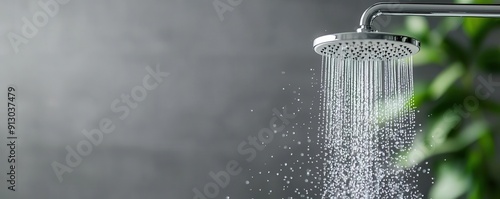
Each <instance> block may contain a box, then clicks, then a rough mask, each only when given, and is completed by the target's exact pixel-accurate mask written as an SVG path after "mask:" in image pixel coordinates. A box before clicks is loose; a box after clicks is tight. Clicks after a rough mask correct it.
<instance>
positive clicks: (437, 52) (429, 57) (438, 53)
mask: <svg viewBox="0 0 500 199" xmlns="http://www.w3.org/2000/svg"><path fill="white" fill-rule="evenodd" d="M444 57H446V54H445V53H444V52H443V51H442V50H441V49H439V48H435V47H430V46H427V45H425V46H424V45H422V46H421V47H420V51H419V52H418V53H417V54H415V55H414V56H413V65H414V66H422V65H427V64H437V63H441V62H442V61H443V58H444Z"/></svg>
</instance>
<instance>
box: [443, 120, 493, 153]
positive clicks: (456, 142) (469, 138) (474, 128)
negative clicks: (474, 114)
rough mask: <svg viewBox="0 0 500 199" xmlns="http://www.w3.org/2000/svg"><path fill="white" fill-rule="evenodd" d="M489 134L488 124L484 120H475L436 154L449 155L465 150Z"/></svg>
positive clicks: (444, 144)
mask: <svg viewBox="0 0 500 199" xmlns="http://www.w3.org/2000/svg"><path fill="white" fill-rule="evenodd" d="M487 133H489V128H488V123H486V122H485V121H483V120H475V121H474V122H473V123H472V124H469V125H468V126H467V127H466V128H465V129H463V130H462V131H461V132H460V133H459V134H458V135H457V136H456V137H454V138H451V139H448V140H447V141H446V142H445V143H443V144H442V145H441V146H439V147H438V148H437V149H436V151H435V153H436V154H441V153H449V152H454V151H457V150H460V149H463V148H465V147H466V146H468V145H470V144H472V143H474V142H475V141H477V140H478V139H479V138H481V137H482V136H483V135H485V134H487Z"/></svg>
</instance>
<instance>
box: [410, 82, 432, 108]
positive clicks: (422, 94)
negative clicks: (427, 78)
mask: <svg viewBox="0 0 500 199" xmlns="http://www.w3.org/2000/svg"><path fill="white" fill-rule="evenodd" d="M428 87H429V84H428V83H426V82H415V84H414V91H413V93H414V94H413V102H414V103H415V106H416V107H418V106H420V105H422V104H423V103H424V102H425V101H426V100H427V98H428V96H429V95H428V93H427V88H428Z"/></svg>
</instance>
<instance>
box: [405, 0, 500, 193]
mask: <svg viewBox="0 0 500 199" xmlns="http://www.w3.org/2000/svg"><path fill="white" fill-rule="evenodd" d="M456 2H457V3H481V4H489V3H495V2H494V1H493V0H468V1H464V0H461V1H456ZM495 30H500V20H498V19H487V18H444V19H443V20H442V21H441V22H440V24H439V25H438V26H437V27H435V28H430V26H429V24H428V21H427V19H426V18H423V17H407V19H406V26H405V27H404V28H403V29H402V30H400V31H398V32H400V33H401V34H404V35H412V36H414V37H415V38H418V39H419V40H420V41H421V42H422V48H421V52H419V53H418V54H417V55H416V56H415V58H414V62H415V63H414V64H415V66H416V67H418V66H421V67H426V66H431V65H432V66H433V67H435V66H436V65H437V66H440V67H443V70H442V72H441V73H440V74H437V76H436V77H435V78H434V80H433V81H431V82H418V81H417V82H416V83H415V103H416V106H417V107H419V108H421V107H426V109H429V110H428V112H427V111H425V112H426V113H422V112H421V113H420V114H421V115H422V114H425V115H429V117H428V119H427V121H426V122H425V123H424V124H425V125H424V126H426V128H425V129H423V133H421V134H419V135H418V136H417V138H416V140H415V144H414V147H413V149H412V151H410V152H409V154H407V155H408V158H409V160H411V161H412V162H413V163H419V162H422V161H425V160H428V159H433V160H434V161H432V162H433V166H434V169H433V171H434V173H435V183H434V184H433V187H432V189H431V191H430V193H429V194H428V195H429V197H432V198H435V199H447V198H458V197H461V196H464V197H466V198H470V199H480V198H481V199H482V198H491V199H497V198H500V162H499V161H498V160H497V159H496V158H495V147H498V146H495V145H494V142H495V138H496V139H498V138H500V137H499V136H498V135H500V128H499V127H500V119H499V118H500V102H498V100H497V101H495V100H494V97H493V94H494V92H495V86H493V87H485V81H489V78H490V77H495V75H497V76H498V74H500V46H495V45H490V44H488V42H487V40H488V39H491V38H492V37H493V38H494V37H496V39H497V40H498V39H499V37H498V35H493V34H492V33H493V32H494V31H495ZM451 32H453V34H451ZM456 34H462V35H461V36H463V37H462V38H466V39H460V42H459V41H458V40H456V39H454V38H453V37H452V36H453V35H455V36H456ZM462 40H465V42H463V41H462ZM490 75H492V76H490ZM493 80H496V81H495V82H499V83H497V84H498V85H497V87H496V90H497V91H496V92H500V79H499V78H493ZM475 82H476V83H475ZM477 82H479V83H477ZM492 88H493V89H492Z"/></svg>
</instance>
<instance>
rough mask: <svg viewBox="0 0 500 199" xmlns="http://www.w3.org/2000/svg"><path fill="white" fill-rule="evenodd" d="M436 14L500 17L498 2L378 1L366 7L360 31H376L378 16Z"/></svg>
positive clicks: (437, 15)
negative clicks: (375, 23)
mask: <svg viewBox="0 0 500 199" xmlns="http://www.w3.org/2000/svg"><path fill="white" fill-rule="evenodd" d="M382 15H391V16H436V17H491V18H500V5H497V4H487V5H485V4H433V3H428V4H422V3H377V4H374V5H372V6H371V7H369V8H368V9H366V11H365V12H364V13H363V15H362V16H361V21H360V27H359V29H358V30H357V31H358V32H376V30H374V29H373V26H372V25H373V21H374V20H375V18H377V17H378V16H382Z"/></svg>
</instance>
